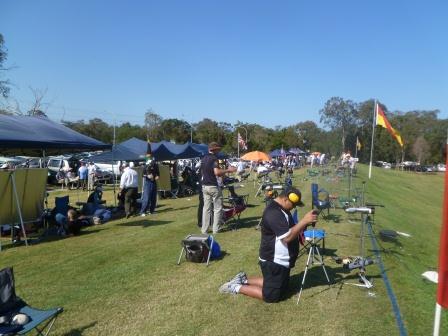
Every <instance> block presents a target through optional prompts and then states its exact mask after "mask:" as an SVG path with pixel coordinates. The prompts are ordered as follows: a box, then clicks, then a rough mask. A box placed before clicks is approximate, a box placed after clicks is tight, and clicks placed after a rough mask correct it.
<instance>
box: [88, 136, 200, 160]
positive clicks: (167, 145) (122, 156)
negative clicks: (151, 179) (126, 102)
mask: <svg viewBox="0 0 448 336" xmlns="http://www.w3.org/2000/svg"><path fill="white" fill-rule="evenodd" d="M147 148H148V143H147V142H146V141H143V140H140V139H137V138H131V139H129V140H126V141H124V142H122V143H120V144H118V145H116V146H115V147H114V149H113V150H112V151H111V152H105V153H102V154H99V155H96V156H94V157H92V158H91V159H92V160H93V161H96V162H106V161H103V160H105V159H106V158H108V159H109V160H108V161H107V162H110V161H113V160H124V161H138V160H143V159H144V158H145V155H146V151H147ZM151 151H152V154H153V156H154V158H155V159H156V160H157V161H165V160H178V159H190V158H194V157H199V156H203V155H204V154H206V153H207V152H208V146H207V145H203V144H192V143H189V142H187V143H185V144H173V143H171V142H169V141H161V142H151ZM100 160H102V161H100Z"/></svg>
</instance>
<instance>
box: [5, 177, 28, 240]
mask: <svg viewBox="0 0 448 336" xmlns="http://www.w3.org/2000/svg"><path fill="white" fill-rule="evenodd" d="M9 178H10V179H11V183H12V190H13V192H14V196H15V199H16V207H17V213H18V214H19V219H20V226H21V227H22V233H23V238H25V245H26V246H28V239H27V237H26V232H25V225H24V224H23V217H22V210H21V209H20V202H19V196H18V195H17V188H16V179H15V171H13V172H12V173H11V175H9ZM11 231H13V229H11Z"/></svg>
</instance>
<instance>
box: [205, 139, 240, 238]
mask: <svg viewBox="0 0 448 336" xmlns="http://www.w3.org/2000/svg"><path fill="white" fill-rule="evenodd" d="M220 149H221V146H220V145H219V144H218V143H217V142H212V143H210V144H209V145H208V151H209V152H208V154H206V155H204V157H203V158H202V160H201V175H202V193H203V195H204V196H203V197H204V209H203V212H202V228H201V231H202V233H203V234H206V233H207V231H208V227H209V226H210V219H211V217H212V209H213V233H214V234H216V233H218V230H219V224H220V223H221V216H222V190H221V187H219V186H218V180H217V177H219V176H224V175H225V174H226V173H233V172H234V171H236V168H235V167H230V168H228V169H220V168H219V167H218V158H217V156H216V155H217V154H218V153H219V151H220Z"/></svg>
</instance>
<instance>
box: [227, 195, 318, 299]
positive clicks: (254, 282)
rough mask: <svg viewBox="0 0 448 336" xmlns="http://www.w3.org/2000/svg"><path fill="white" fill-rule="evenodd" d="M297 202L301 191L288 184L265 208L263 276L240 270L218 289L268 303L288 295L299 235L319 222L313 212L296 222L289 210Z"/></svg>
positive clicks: (298, 202) (262, 228)
mask: <svg viewBox="0 0 448 336" xmlns="http://www.w3.org/2000/svg"><path fill="white" fill-rule="evenodd" d="M297 205H298V206H303V203H302V200H301V193H300V190H298V189H296V188H294V187H288V188H286V189H285V190H283V191H282V192H281V193H280V195H279V196H278V197H276V198H275V199H274V200H273V201H272V202H271V203H270V204H269V205H268V206H267V207H266V208H265V210H264V212H263V217H262V220H261V243H260V256H259V260H260V261H259V263H260V268H261V272H262V274H263V276H262V277H247V276H246V273H244V272H240V273H238V274H237V275H236V276H235V277H234V278H233V279H232V280H230V281H229V282H226V283H225V284H223V285H222V286H221V287H220V288H219V291H220V292H221V293H229V294H238V293H240V294H244V295H247V296H250V297H253V298H257V299H261V300H264V301H265V302H278V301H280V300H281V299H283V298H284V297H285V294H286V293H287V291H288V284H289V275H290V270H291V268H292V267H294V265H295V262H296V259H297V256H298V254H299V239H298V237H299V235H300V233H301V232H302V231H303V230H305V228H306V227H307V226H308V225H311V224H313V223H315V222H316V221H317V215H316V214H315V213H313V211H310V212H308V213H307V214H305V216H303V218H302V219H301V220H300V221H299V223H298V224H295V223H294V220H293V218H292V215H291V212H290V211H291V210H292V209H294V207H296V206H297Z"/></svg>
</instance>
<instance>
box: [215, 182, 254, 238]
mask: <svg viewBox="0 0 448 336" xmlns="http://www.w3.org/2000/svg"><path fill="white" fill-rule="evenodd" d="M227 189H228V190H229V197H225V198H223V204H222V205H223V206H222V210H223V214H222V220H223V223H224V225H228V226H229V227H230V226H231V223H232V222H233V224H234V225H233V227H232V228H233V229H234V230H236V228H237V226H238V225H239V223H240V217H241V213H242V212H243V211H244V210H246V208H247V201H248V199H249V194H246V195H238V194H237V193H236V192H235V187H234V186H232V185H228V186H227Z"/></svg>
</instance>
